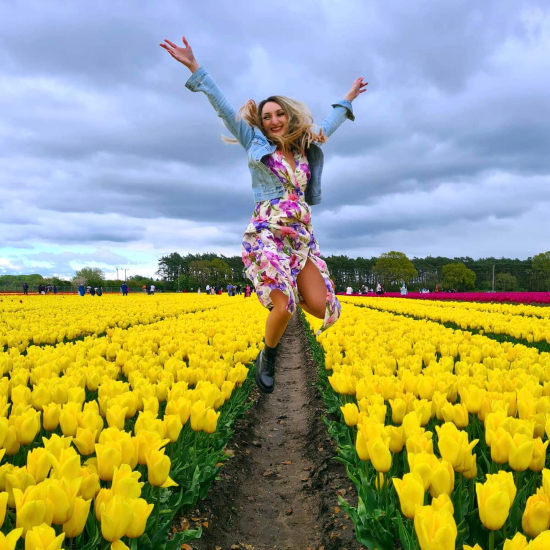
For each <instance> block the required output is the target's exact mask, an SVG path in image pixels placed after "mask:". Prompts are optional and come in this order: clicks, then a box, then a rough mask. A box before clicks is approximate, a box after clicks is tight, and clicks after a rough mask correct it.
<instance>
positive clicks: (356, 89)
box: [345, 76, 368, 101]
mask: <svg viewBox="0 0 550 550" xmlns="http://www.w3.org/2000/svg"><path fill="white" fill-rule="evenodd" d="M367 85H368V82H363V77H362V76H360V77H359V78H356V79H355V80H354V81H353V84H352V85H351V90H350V91H349V92H348V93H347V94H346V95H345V98H346V99H349V100H350V101H353V100H354V99H355V98H356V97H357V96H358V95H359V94H362V93H364V92H366V91H367Z"/></svg>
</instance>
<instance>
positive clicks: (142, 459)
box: [135, 431, 170, 466]
mask: <svg viewBox="0 0 550 550" xmlns="http://www.w3.org/2000/svg"><path fill="white" fill-rule="evenodd" d="M135 440H136V444H137V461H138V464H141V465H142V466H144V465H146V464H147V459H146V457H147V455H148V454H150V453H151V452H153V451H158V450H160V449H162V447H164V446H165V445H166V444H167V443H168V442H169V441H170V440H169V439H162V438H161V437H160V435H159V434H158V433H157V432H147V431H143V432H140V433H139V434H138V435H137V436H136V438H135Z"/></svg>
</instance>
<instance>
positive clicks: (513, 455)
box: [508, 433, 535, 472]
mask: <svg viewBox="0 0 550 550" xmlns="http://www.w3.org/2000/svg"><path fill="white" fill-rule="evenodd" d="M534 450H535V442H534V440H533V438H532V437H530V436H528V435H524V434H520V433H515V434H514V437H512V444H511V445H510V459H509V460H508V463H509V464H510V468H512V470H515V471H516V472H524V471H525V470H527V468H529V465H530V464H531V460H532V459H533V453H534Z"/></svg>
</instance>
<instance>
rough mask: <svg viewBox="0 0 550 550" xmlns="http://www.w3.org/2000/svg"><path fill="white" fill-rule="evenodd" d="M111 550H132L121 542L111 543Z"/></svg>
mask: <svg viewBox="0 0 550 550" xmlns="http://www.w3.org/2000/svg"><path fill="white" fill-rule="evenodd" d="M111 550H130V547H129V546H128V545H127V544H124V543H123V542H122V541H121V540H115V541H114V542H112V543H111Z"/></svg>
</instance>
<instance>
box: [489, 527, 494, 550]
mask: <svg viewBox="0 0 550 550" xmlns="http://www.w3.org/2000/svg"><path fill="white" fill-rule="evenodd" d="M489 550H495V532H494V531H491V533H490V534H489Z"/></svg>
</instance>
